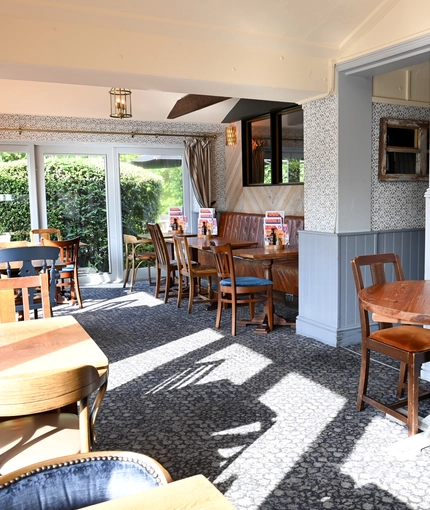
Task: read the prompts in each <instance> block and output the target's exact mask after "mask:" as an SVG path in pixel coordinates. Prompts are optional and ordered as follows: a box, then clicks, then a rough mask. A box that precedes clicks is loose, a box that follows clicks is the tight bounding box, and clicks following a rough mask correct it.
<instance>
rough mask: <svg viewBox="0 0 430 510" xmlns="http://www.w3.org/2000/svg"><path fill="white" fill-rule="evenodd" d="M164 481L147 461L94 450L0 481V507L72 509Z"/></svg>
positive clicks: (36, 509)
mask: <svg viewBox="0 0 430 510" xmlns="http://www.w3.org/2000/svg"><path fill="white" fill-rule="evenodd" d="M54 460H55V459H54ZM165 484H166V480H165V479H163V478H162V477H161V476H160V475H159V473H157V472H156V470H155V469H154V468H153V467H152V466H151V464H150V463H149V462H148V463H147V464H146V463H144V462H141V461H137V460H135V459H133V458H127V457H116V456H112V457H107V456H100V457H99V456H97V452H95V453H93V454H88V456H87V457H86V458H85V459H83V460H82V459H76V460H72V461H69V462H64V463H59V464H55V463H54V464H52V465H48V466H47V467H43V468H41V469H38V470H37V471H36V470H33V471H31V472H29V473H28V474H26V476H24V477H21V478H20V479H19V480H17V481H16V482H12V483H6V484H3V485H1V484H0V508H1V509H2V510H8V509H13V510H75V509H78V508H82V507H86V506H89V505H95V504H96V503H101V502H103V501H109V500H112V499H115V498H119V497H122V496H127V495H129V494H134V493H137V492H141V491H144V490H147V489H152V488H153V487H158V486H160V485H165Z"/></svg>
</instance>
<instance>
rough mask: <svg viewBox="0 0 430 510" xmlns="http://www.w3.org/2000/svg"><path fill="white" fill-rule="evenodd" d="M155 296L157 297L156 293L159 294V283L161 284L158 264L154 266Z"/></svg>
mask: <svg viewBox="0 0 430 510" xmlns="http://www.w3.org/2000/svg"><path fill="white" fill-rule="evenodd" d="M155 273H156V274H155V297H156V299H158V295H159V294H160V285H161V269H160V268H159V267H158V265H156V266H155Z"/></svg>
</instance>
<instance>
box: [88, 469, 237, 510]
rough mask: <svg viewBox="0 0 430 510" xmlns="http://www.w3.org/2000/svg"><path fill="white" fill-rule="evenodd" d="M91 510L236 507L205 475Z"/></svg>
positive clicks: (219, 509) (229, 509) (225, 509)
mask: <svg viewBox="0 0 430 510" xmlns="http://www.w3.org/2000/svg"><path fill="white" fill-rule="evenodd" d="M86 508H91V509H92V510H194V509H196V510H197V509H198V510H234V508H235V507H234V506H233V505H232V504H231V503H230V502H229V501H228V499H227V498H226V497H225V496H223V495H222V494H221V492H220V491H219V490H218V489H217V488H216V487H215V486H214V485H213V484H212V483H211V482H210V481H209V480H208V479H207V478H206V477H204V476H203V475H196V476H190V477H189V478H184V479H183V480H178V481H177V482H172V483H169V484H167V485H162V486H161V487H156V488H154V489H149V490H147V491H144V492H139V493H137V494H131V495H130V496H124V497H122V498H118V499H113V500H111V501H106V502H104V503H98V504H97V505H92V506H90V507H86Z"/></svg>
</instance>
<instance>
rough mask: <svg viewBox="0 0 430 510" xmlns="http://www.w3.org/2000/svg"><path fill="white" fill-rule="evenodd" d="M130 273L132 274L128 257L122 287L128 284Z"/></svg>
mask: <svg viewBox="0 0 430 510" xmlns="http://www.w3.org/2000/svg"><path fill="white" fill-rule="evenodd" d="M129 274H130V264H129V263H128V259H127V261H126V263H125V276H124V284H123V286H122V288H124V287H125V286H126V285H127V282H128V276H129Z"/></svg>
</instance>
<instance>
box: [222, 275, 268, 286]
mask: <svg viewBox="0 0 430 510" xmlns="http://www.w3.org/2000/svg"><path fill="white" fill-rule="evenodd" d="M219 283H220V285H225V286H226V287H231V278H224V279H223V280H221V281H220V282H219ZM271 283H272V284H273V282H272V281H271V280H266V279H264V278H257V277H256V276H238V277H236V286H237V287H260V286H263V285H269V284H271Z"/></svg>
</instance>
